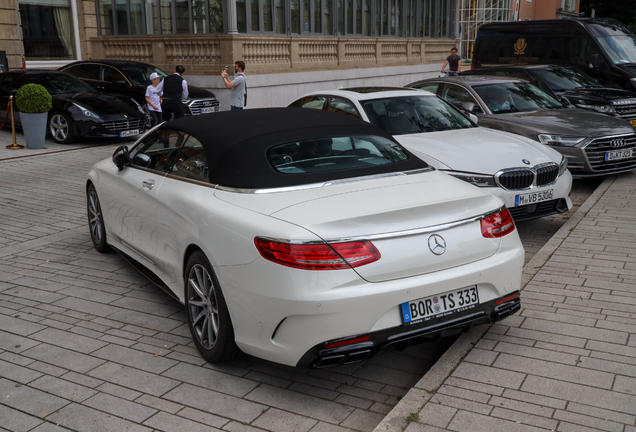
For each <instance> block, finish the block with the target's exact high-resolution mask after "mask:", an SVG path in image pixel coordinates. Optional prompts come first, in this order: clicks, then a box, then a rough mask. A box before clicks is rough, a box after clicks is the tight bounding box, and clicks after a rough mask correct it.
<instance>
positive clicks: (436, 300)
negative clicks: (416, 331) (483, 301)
mask: <svg viewBox="0 0 636 432" xmlns="http://www.w3.org/2000/svg"><path fill="white" fill-rule="evenodd" d="M478 304H479V293H478V292H477V287H476V286H470V287H466V288H460V289H458V290H455V291H449V292H446V293H443V294H437V295H434V296H430V297H425V298H421V299H418V300H413V301H410V302H406V303H402V304H401V305H400V309H401V311H402V322H403V323H404V325H413V324H419V323H421V322H425V321H428V320H430V319H432V318H439V317H443V316H446V315H451V314H453V313H456V312H461V311H464V310H467V309H472V308H474V307H475V305H478Z"/></svg>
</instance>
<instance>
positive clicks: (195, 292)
mask: <svg viewBox="0 0 636 432" xmlns="http://www.w3.org/2000/svg"><path fill="white" fill-rule="evenodd" d="M188 307H189V308H190V311H189V312H190V320H191V321H192V322H191V324H192V328H193V330H194V334H195V336H196V338H197V339H198V342H199V343H200V344H201V345H202V346H203V348H205V349H206V350H209V349H212V348H213V347H214V345H215V344H216V341H217V338H218V335H219V308H218V303H217V298H216V292H215V290H214V283H213V282H212V277H211V276H210V274H209V273H208V271H207V270H206V269H205V267H203V266H202V265H201V264H195V265H194V266H192V268H191V269H190V274H189V275H188Z"/></svg>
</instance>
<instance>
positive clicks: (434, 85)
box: [414, 83, 439, 94]
mask: <svg viewBox="0 0 636 432" xmlns="http://www.w3.org/2000/svg"><path fill="white" fill-rule="evenodd" d="M414 88H416V89H419V90H426V91H428V92H431V93H433V94H437V89H438V88H439V83H424V84H418V85H416V86H415V87H414Z"/></svg>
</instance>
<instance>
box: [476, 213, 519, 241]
mask: <svg viewBox="0 0 636 432" xmlns="http://www.w3.org/2000/svg"><path fill="white" fill-rule="evenodd" d="M514 230H515V223H514V221H513V220H512V216H511V215H510V212H509V211H508V209H504V210H503V211H502V212H499V213H497V214H494V215H492V216H488V217H486V218H483V219H482V220H481V235H482V236H484V237H485V238H497V237H503V236H505V235H506V234H510V233H511V232H513V231H514Z"/></svg>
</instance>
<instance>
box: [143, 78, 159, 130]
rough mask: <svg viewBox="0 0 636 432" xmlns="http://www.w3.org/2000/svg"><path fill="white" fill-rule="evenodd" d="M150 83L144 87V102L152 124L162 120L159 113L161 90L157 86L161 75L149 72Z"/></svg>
mask: <svg viewBox="0 0 636 432" xmlns="http://www.w3.org/2000/svg"><path fill="white" fill-rule="evenodd" d="M150 82H151V84H150V85H149V86H148V88H146V103H147V104H148V111H149V112H150V119H151V120H152V124H151V127H152V126H155V125H156V124H158V123H161V122H162V121H163V118H162V114H161V102H162V100H161V95H162V94H163V92H162V91H161V90H160V89H158V88H157V86H158V85H159V83H160V82H161V77H160V76H159V74H158V73H157V72H153V73H151V74H150Z"/></svg>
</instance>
